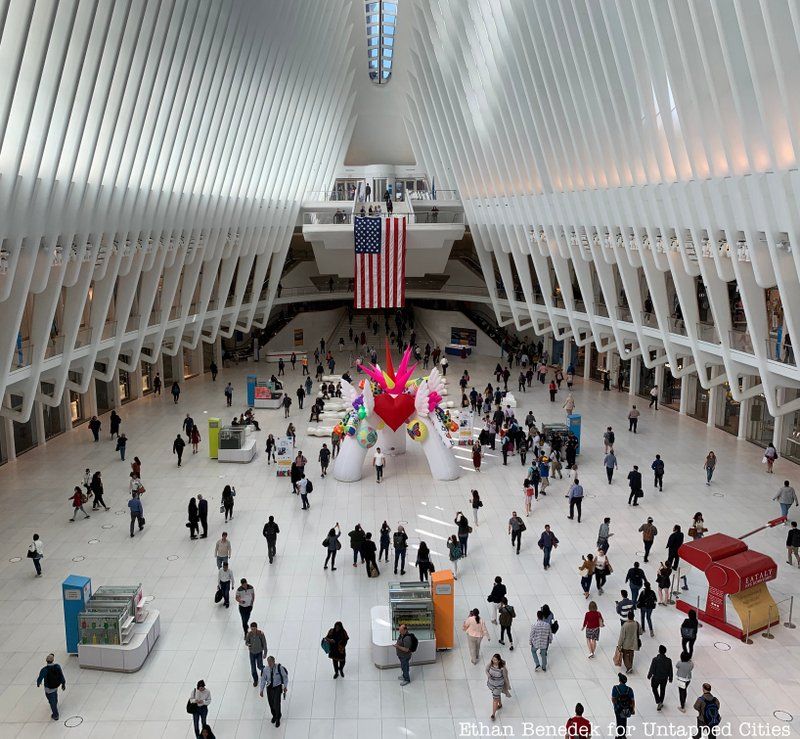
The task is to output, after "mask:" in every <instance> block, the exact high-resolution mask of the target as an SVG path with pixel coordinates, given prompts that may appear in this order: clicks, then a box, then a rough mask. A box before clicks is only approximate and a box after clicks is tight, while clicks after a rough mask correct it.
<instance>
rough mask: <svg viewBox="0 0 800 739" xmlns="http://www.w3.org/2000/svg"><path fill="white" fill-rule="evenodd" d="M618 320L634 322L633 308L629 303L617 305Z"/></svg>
mask: <svg viewBox="0 0 800 739" xmlns="http://www.w3.org/2000/svg"><path fill="white" fill-rule="evenodd" d="M617 320H619V321H627V322H628V323H633V315H632V314H631V309H630V308H629V307H628V306H627V305H618V306H617Z"/></svg>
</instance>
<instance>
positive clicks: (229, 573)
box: [217, 562, 233, 608]
mask: <svg viewBox="0 0 800 739" xmlns="http://www.w3.org/2000/svg"><path fill="white" fill-rule="evenodd" d="M217 582H218V583H219V589H220V590H221V591H222V600H223V602H224V603H225V608H230V605H231V601H230V597H231V583H232V582H233V570H231V568H230V567H228V563H227V562H223V564H222V567H221V568H220V570H219V572H218V573H217Z"/></svg>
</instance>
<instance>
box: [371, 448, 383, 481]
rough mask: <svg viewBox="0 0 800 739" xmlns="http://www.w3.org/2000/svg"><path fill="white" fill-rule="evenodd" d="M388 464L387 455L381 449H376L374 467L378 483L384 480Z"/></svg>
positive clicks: (373, 459) (373, 460)
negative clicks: (384, 470) (384, 468)
mask: <svg viewBox="0 0 800 739" xmlns="http://www.w3.org/2000/svg"><path fill="white" fill-rule="evenodd" d="M385 464H386V455H385V454H384V453H383V452H382V451H381V448H380V447H377V448H376V449H375V456H374V457H373V458H372V466H373V467H374V468H375V476H376V479H377V481H378V482H380V481H381V480H383V467H384V465H385Z"/></svg>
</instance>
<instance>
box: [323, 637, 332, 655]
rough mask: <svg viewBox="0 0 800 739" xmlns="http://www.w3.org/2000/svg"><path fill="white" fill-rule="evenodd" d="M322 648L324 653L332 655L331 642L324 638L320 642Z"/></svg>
mask: <svg viewBox="0 0 800 739" xmlns="http://www.w3.org/2000/svg"><path fill="white" fill-rule="evenodd" d="M320 646H321V647H322V651H323V652H325V654H330V653H331V645H330V642H329V641H328V640H327V639H326V638H325V637H322V641H321V642H320Z"/></svg>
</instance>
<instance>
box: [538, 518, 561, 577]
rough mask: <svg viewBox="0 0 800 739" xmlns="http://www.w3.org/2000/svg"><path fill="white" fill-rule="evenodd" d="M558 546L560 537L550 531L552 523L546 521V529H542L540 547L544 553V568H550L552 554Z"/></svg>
mask: <svg viewBox="0 0 800 739" xmlns="http://www.w3.org/2000/svg"><path fill="white" fill-rule="evenodd" d="M557 546H558V539H557V538H556V535H555V534H554V533H553V532H552V531H550V524H547V523H546V524H545V525H544V531H542V535H541V536H540V537H539V549H541V550H542V552H543V554H544V559H543V561H542V565H543V567H544V569H546V570H549V569H550V554H551V553H552V551H553V549H555V548H556V547H557Z"/></svg>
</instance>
